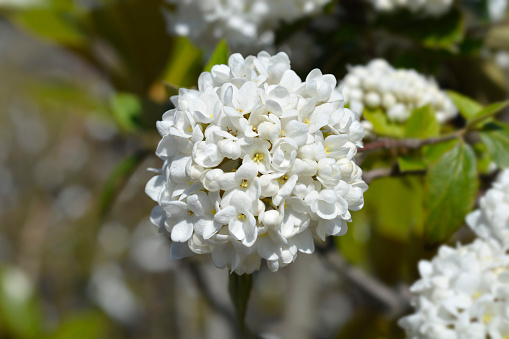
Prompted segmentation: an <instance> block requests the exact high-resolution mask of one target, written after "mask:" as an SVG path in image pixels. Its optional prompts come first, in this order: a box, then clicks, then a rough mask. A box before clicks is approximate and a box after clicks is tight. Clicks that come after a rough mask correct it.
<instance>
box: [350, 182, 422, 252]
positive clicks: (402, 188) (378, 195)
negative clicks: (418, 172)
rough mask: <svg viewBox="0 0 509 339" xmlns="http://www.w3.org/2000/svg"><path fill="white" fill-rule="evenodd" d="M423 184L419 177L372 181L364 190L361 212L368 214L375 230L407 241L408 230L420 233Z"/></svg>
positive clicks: (394, 238) (389, 236)
mask: <svg viewBox="0 0 509 339" xmlns="http://www.w3.org/2000/svg"><path fill="white" fill-rule="evenodd" d="M422 186H423V185H422V179H421V178H420V177H419V176H408V177H404V178H390V177H389V178H381V179H378V180H375V181H373V182H372V183H371V184H370V186H369V190H368V191H367V192H366V193H365V206H364V208H363V209H362V211H365V212H364V213H367V214H368V216H369V218H370V221H371V225H373V226H374V227H375V228H376V230H377V232H378V233H380V234H383V235H384V236H386V237H387V238H390V239H392V240H396V241H400V242H406V241H407V239H408V237H409V234H410V233H414V234H415V233H417V234H420V233H421V232H422V224H423V208H422V199H423V187H422ZM354 221H355V220H354ZM350 231H351V230H350V229H349V230H348V232H350Z"/></svg>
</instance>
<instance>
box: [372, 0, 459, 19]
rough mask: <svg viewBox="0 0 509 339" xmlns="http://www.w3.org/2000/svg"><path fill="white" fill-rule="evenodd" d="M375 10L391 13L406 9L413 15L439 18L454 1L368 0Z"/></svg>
mask: <svg viewBox="0 0 509 339" xmlns="http://www.w3.org/2000/svg"><path fill="white" fill-rule="evenodd" d="M370 1H371V3H372V4H373V6H374V7H375V9H376V10H378V11H381V12H392V11H395V10H397V9H402V8H404V9H408V10H409V11H411V12H414V13H421V14H424V15H429V16H440V15H442V14H444V13H446V12H447V11H448V10H449V8H451V6H452V4H453V3H454V0H370Z"/></svg>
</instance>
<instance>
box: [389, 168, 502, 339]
mask: <svg viewBox="0 0 509 339" xmlns="http://www.w3.org/2000/svg"><path fill="white" fill-rule="evenodd" d="M508 207H509V170H505V171H503V172H502V173H501V174H500V176H499V177H498V180H497V181H496V182H495V183H494V184H493V188H491V189H490V190H488V192H487V193H486V195H485V196H484V197H482V198H481V201H480V208H479V209H478V210H476V211H474V212H472V213H470V214H469V215H468V216H467V224H468V225H469V226H470V228H472V230H473V231H474V232H475V233H476V234H477V235H478V236H479V238H478V239H476V240H475V241H474V242H473V243H471V244H468V245H465V246H461V245H458V246H457V247H456V248H451V247H447V246H442V247H440V249H439V251H438V255H437V256H436V257H434V258H433V259H432V260H431V261H426V260H423V261H421V262H419V272H420V274H421V279H420V280H418V281H417V282H416V283H415V284H414V285H413V286H412V287H411V289H410V291H411V292H412V293H414V297H413V299H412V301H411V303H412V306H413V307H414V308H415V309H416V310H415V313H413V314H411V315H409V316H406V317H404V318H402V319H400V321H399V325H400V326H401V327H403V328H404V329H405V331H406V334H407V338H412V339H420V338H423V339H427V338H429V339H431V338H433V339H441V338H444V339H449V338H451V339H454V338H458V339H461V338H479V339H481V338H482V339H484V338H501V339H505V338H509V252H508V251H507V249H508V248H509V212H508Z"/></svg>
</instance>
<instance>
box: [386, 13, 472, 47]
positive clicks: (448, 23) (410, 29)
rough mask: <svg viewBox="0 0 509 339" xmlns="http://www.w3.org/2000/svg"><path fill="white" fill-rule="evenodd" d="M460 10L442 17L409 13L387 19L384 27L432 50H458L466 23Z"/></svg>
mask: <svg viewBox="0 0 509 339" xmlns="http://www.w3.org/2000/svg"><path fill="white" fill-rule="evenodd" d="M464 21H465V20H464V18H463V14H462V12H461V11H460V10H456V9H453V10H451V11H449V12H448V13H446V14H444V15H441V16H440V17H437V18H433V17H421V18H416V17H415V15H413V14H412V13H409V12H408V11H400V13H399V14H397V15H396V16H394V15H390V16H387V17H386V18H385V21H384V22H382V25H383V26H384V27H386V28H388V29H390V30H391V31H392V32H393V33H394V34H397V35H402V36H406V37H409V38H411V39H413V40H416V41H418V42H419V43H421V44H422V45H423V46H425V47H428V48H432V49H445V50H452V51H455V50H456V48H455V47H456V46H455V45H456V44H457V43H460V42H461V41H462V40H463V37H464V35H465V23H464Z"/></svg>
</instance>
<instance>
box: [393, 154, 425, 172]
mask: <svg viewBox="0 0 509 339" xmlns="http://www.w3.org/2000/svg"><path fill="white" fill-rule="evenodd" d="M398 166H399V170H400V171H401V172H407V171H420V170H425V169H426V168H427V166H428V164H427V162H426V161H424V160H423V159H422V158H420V157H417V156H415V155H414V156H411V155H404V156H400V157H398Z"/></svg>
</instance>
